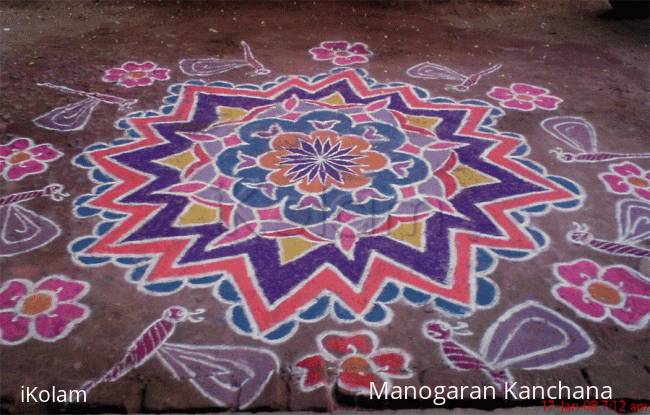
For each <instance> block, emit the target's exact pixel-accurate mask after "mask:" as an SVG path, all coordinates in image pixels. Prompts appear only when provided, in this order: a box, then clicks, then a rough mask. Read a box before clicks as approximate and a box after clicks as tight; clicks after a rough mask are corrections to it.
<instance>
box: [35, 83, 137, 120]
mask: <svg viewBox="0 0 650 415" xmlns="http://www.w3.org/2000/svg"><path fill="white" fill-rule="evenodd" d="M36 85H38V86H46V87H48V88H53V89H56V90H57V91H61V92H66V93H68V94H75V95H81V96H85V97H86V99H84V100H83V101H79V102H75V103H73V104H69V105H65V106H63V107H57V108H55V109H53V110H52V111H50V112H48V113H47V114H44V115H41V116H40V117H38V118H35V119H34V120H32V121H33V122H34V124H36V125H38V126H39V127H42V128H46V129H48V130H55V131H75V130H81V129H83V128H84V127H85V126H86V124H87V123H88V120H89V119H90V116H91V114H92V113H93V111H95V108H96V107H97V105H99V104H100V103H101V102H105V103H107V104H117V105H118V106H119V110H120V111H122V110H125V109H128V108H131V107H132V106H133V105H134V104H135V103H136V102H138V100H137V99H124V98H120V97H115V96H113V95H107V94H100V93H97V92H86V91H77V90H75V89H72V88H68V87H65V86H60V85H54V84H51V83H49V82H45V83H39V84H36Z"/></svg>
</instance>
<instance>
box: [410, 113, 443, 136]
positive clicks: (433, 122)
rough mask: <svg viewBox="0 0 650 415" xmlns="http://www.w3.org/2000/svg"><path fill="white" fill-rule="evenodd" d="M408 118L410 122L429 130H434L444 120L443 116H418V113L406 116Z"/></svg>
mask: <svg viewBox="0 0 650 415" xmlns="http://www.w3.org/2000/svg"><path fill="white" fill-rule="evenodd" d="M406 119H407V120H408V122H409V124H411V125H413V126H416V127H420V128H424V129H426V130H429V131H432V132H433V131H434V129H435V127H436V126H437V125H438V124H439V123H440V121H442V118H438V117H423V116H417V115H409V116H407V117H406Z"/></svg>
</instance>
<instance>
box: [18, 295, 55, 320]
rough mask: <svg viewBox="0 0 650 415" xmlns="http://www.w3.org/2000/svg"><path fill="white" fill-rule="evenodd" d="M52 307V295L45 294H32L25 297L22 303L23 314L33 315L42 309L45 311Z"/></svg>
mask: <svg viewBox="0 0 650 415" xmlns="http://www.w3.org/2000/svg"><path fill="white" fill-rule="evenodd" d="M50 307H52V297H50V296H49V295H47V294H42V293H38V294H34V295H30V296H29V297H27V298H26V299H25V302H24V303H23V314H26V315H28V316H33V315H36V314H39V313H42V312H43V311H47V310H49V309H50Z"/></svg>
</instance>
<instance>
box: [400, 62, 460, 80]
mask: <svg viewBox="0 0 650 415" xmlns="http://www.w3.org/2000/svg"><path fill="white" fill-rule="evenodd" d="M406 74H407V75H408V76H412V77H413V78H425V79H446V80H448V81H459V82H463V81H464V80H465V79H467V77H466V76H464V75H462V74H459V73H458V72H456V71H454V70H452V69H449V68H447V67H445V66H441V65H436V64H435V63H431V62H424V63H420V64H418V65H415V66H413V67H411V68H409V69H408V70H407V71H406Z"/></svg>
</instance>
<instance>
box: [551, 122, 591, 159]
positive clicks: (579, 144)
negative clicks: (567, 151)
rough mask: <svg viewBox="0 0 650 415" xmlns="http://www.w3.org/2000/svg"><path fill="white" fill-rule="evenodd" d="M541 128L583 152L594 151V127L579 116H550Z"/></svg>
mask: <svg viewBox="0 0 650 415" xmlns="http://www.w3.org/2000/svg"><path fill="white" fill-rule="evenodd" d="M542 128H543V129H544V130H545V131H546V132H547V133H549V134H551V135H552V136H553V137H555V138H557V139H558V140H560V141H562V142H563V143H565V144H567V145H569V146H571V147H573V148H574V149H576V150H578V151H581V152H584V153H595V152H597V150H596V129H595V128H594V126H593V125H591V124H590V123H588V122H587V121H585V120H584V119H582V118H580V117H551V118H547V119H545V120H544V121H542Z"/></svg>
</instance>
